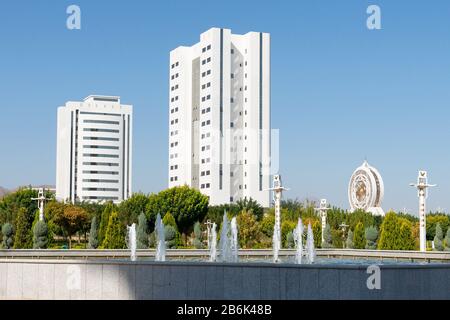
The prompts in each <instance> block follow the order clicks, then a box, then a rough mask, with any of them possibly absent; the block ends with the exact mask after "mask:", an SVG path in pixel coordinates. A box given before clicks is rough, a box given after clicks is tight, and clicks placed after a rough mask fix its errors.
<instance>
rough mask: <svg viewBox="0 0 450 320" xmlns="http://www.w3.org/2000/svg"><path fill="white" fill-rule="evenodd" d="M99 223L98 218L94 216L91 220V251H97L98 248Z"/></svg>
mask: <svg viewBox="0 0 450 320" xmlns="http://www.w3.org/2000/svg"><path fill="white" fill-rule="evenodd" d="M97 228H98V223H97V217H96V216H94V217H93V218H92V220H91V230H90V231H89V244H88V248H89V249H97V247H98V231H97Z"/></svg>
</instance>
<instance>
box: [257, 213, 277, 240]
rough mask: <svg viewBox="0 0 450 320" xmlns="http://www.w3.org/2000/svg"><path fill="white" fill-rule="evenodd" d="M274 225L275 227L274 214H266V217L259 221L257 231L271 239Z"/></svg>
mask: <svg viewBox="0 0 450 320" xmlns="http://www.w3.org/2000/svg"><path fill="white" fill-rule="evenodd" d="M274 225H275V215H274V214H266V215H264V218H263V219H262V220H261V223H260V225H259V227H260V228H259V229H260V231H261V232H262V233H263V234H264V235H266V236H267V237H272V235H273V226H274Z"/></svg>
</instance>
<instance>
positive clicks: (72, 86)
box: [0, 0, 450, 213]
mask: <svg viewBox="0 0 450 320" xmlns="http://www.w3.org/2000/svg"><path fill="white" fill-rule="evenodd" d="M71 4H76V5H78V6H80V8H81V12H82V29H81V30H77V31H75V30H73V31H70V30H68V29H67V28H66V19H67V14H66V8H67V7H68V6H69V5H71ZM370 4H376V5H379V6H380V8H381V19H382V29H381V30H368V29H367V28H366V19H367V17H368V15H367V14H366V9H367V6H368V5H370ZM211 27H224V28H230V29H232V31H233V32H234V33H246V32H248V31H265V32H269V33H271V37H272V62H271V63H272V66H271V67H272V127H273V128H279V129H280V173H281V174H282V176H283V181H284V183H285V184H286V185H287V186H288V187H290V188H291V190H290V191H289V192H288V193H286V197H290V198H296V197H298V198H300V199H303V198H305V197H314V198H321V197H325V198H327V199H328V200H329V201H330V202H331V203H333V204H335V205H338V206H342V207H344V208H347V207H348V201H347V185H348V180H349V178H350V175H351V173H352V172H353V170H354V169H355V168H356V167H357V166H359V165H360V164H361V163H362V162H363V160H364V159H365V158H367V159H368V161H369V162H370V163H371V164H372V165H374V166H375V167H376V168H377V169H378V170H379V171H380V172H381V174H382V176H383V179H384V183H385V192H386V195H385V200H384V204H383V207H384V209H385V210H387V209H389V208H394V209H401V208H404V207H406V208H407V209H408V210H409V211H410V212H411V213H416V212H417V202H418V201H417V193H416V192H415V190H414V189H413V188H411V187H409V186H408V183H410V182H413V181H415V180H416V176H417V170H418V169H422V168H423V169H426V170H428V171H429V176H430V181H431V182H433V183H437V184H439V187H438V188H434V189H433V190H432V191H431V193H430V197H429V202H428V204H429V208H430V209H433V210H434V209H436V208H438V207H441V208H444V209H447V210H449V209H450V197H449V195H450V149H449V147H448V141H449V140H450V139H449V138H450V129H449V119H450V108H449V101H450V2H448V1H437V0H436V1H433V2H430V1H400V0H398V1H381V0H380V1H379V0H374V1H370V2H369V1H362V0H358V1H357V0H351V1H350V0H349V1H323V0H322V1H317V0H316V1H312V0H311V1H234V0H233V1H211V0H210V1H203V0H195V1H194V0H190V1H187V0H182V1H138V0H134V1H119V0H117V1H106V0H95V1H92V0H90V1H87V0H86V1H85V0H73V1H62V0H42V1H31V0H30V1H22V0H15V1H6V0H3V1H2V2H1V5H0V43H1V45H0V108H1V111H2V112H1V115H0V139H1V140H0V141H1V144H0V146H1V149H0V150H1V152H0V185H1V186H5V187H9V188H12V187H16V186H18V185H26V184H33V185H36V184H54V183H55V162H56V154H55V152H56V109H57V107H58V106H59V105H62V104H64V103H65V102H66V101H68V100H80V99H82V98H84V97H86V96H88V95H89V94H109V95H120V96H121V97H122V101H123V102H124V103H129V104H133V105H134V119H135V122H134V170H133V171H134V172H133V178H134V183H133V184H134V190H135V191H139V190H142V191H144V192H156V191H158V190H160V189H163V188H165V187H166V181H167V177H166V176H167V169H166V167H167V165H166V164H167V130H168V128H167V118H168V112H167V109H168V107H167V106H168V73H169V69H168V59H169V52H170V50H171V49H173V48H175V47H177V46H179V45H191V44H193V43H195V42H197V41H198V39H199V35H200V33H201V32H203V31H205V30H207V29H209V28H211Z"/></svg>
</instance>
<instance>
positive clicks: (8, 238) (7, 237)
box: [2, 222, 14, 249]
mask: <svg viewBox="0 0 450 320" xmlns="http://www.w3.org/2000/svg"><path fill="white" fill-rule="evenodd" d="M2 234H3V242H2V247H3V249H11V248H12V247H13V244H14V240H13V239H14V238H13V236H14V230H13V226H12V225H11V224H10V223H9V222H7V223H5V224H4V225H3V226H2Z"/></svg>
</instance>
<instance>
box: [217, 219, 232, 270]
mask: <svg viewBox="0 0 450 320" xmlns="http://www.w3.org/2000/svg"><path fill="white" fill-rule="evenodd" d="M229 224H230V223H229V221H228V217H227V213H226V212H225V213H224V214H223V220H222V229H221V231H220V242H219V247H220V260H221V261H222V262H229V261H230V260H231V244H230V237H229V229H230V226H229Z"/></svg>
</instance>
